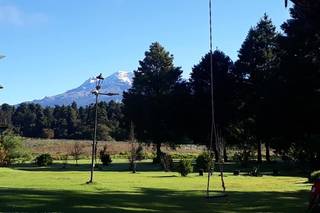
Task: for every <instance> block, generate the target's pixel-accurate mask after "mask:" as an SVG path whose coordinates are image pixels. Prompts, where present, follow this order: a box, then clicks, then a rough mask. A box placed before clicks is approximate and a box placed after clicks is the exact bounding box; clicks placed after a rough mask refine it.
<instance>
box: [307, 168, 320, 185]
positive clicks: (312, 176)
mask: <svg viewBox="0 0 320 213" xmlns="http://www.w3.org/2000/svg"><path fill="white" fill-rule="evenodd" d="M318 178H320V170H318V171H314V172H312V173H311V174H310V177H309V181H310V182H311V183H313V182H314V181H315V180H316V179H318Z"/></svg>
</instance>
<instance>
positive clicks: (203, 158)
mask: <svg viewBox="0 0 320 213" xmlns="http://www.w3.org/2000/svg"><path fill="white" fill-rule="evenodd" d="M210 167H213V158H212V157H210V156H209V153H208V152H203V153H202V154H200V155H199V156H198V157H197V159H196V168H197V169H198V170H200V169H203V171H205V172H208V171H209V168H210ZM212 169H213V168H212Z"/></svg>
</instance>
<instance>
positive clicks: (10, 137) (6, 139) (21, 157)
mask: <svg viewBox="0 0 320 213" xmlns="http://www.w3.org/2000/svg"><path fill="white" fill-rule="evenodd" d="M30 159H31V155H30V153H29V151H28V150H27V149H26V148H25V147H24V146H23V140H22V138H21V137H19V136H16V135H14V134H12V133H11V132H5V133H4V134H3V135H1V136H0V166H8V165H10V164H12V163H14V162H16V161H25V160H30Z"/></svg>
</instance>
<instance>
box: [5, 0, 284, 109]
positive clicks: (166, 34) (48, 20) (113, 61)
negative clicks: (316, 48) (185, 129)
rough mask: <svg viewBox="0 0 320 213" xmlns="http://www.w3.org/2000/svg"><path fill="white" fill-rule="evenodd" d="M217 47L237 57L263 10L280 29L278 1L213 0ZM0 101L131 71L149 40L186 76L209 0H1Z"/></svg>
mask: <svg viewBox="0 0 320 213" xmlns="http://www.w3.org/2000/svg"><path fill="white" fill-rule="evenodd" d="M213 7H214V8H213V21H214V47H218V48H219V49H220V50H222V51H224V52H225V53H226V54H228V55H229V56H230V57H231V58H232V59H233V60H236V59H237V51H238V50H239V48H240V46H241V43H242V42H243V40H244V38H245V36H246V34H247V32H248V30H249V28H250V27H251V26H254V25H255V24H256V23H257V22H258V21H259V19H260V17H262V16H263V14H264V13H265V12H266V13H267V14H268V15H269V16H270V17H271V18H272V20H273V21H274V24H275V25H276V26H277V27H278V30H279V26H280V25H281V24H282V23H283V22H284V21H285V20H286V19H287V18H288V17H289V12H288V9H285V8H284V3H283V0H258V1H257V0H213ZM0 38H1V40H0V54H3V55H6V58H4V59H1V60H0V84H2V85H3V86H5V89H4V90H2V91H0V103H9V104H17V103H20V102H22V101H28V100H33V99H40V98H43V97H44V96H51V95H56V94H59V93H62V92H64V91H66V90H68V89H72V88H74V87H77V86H79V85H80V84H81V83H82V82H83V81H85V80H86V79H87V78H89V77H91V76H94V75H96V74H98V73H100V72H102V73H103V74H104V75H105V76H107V75H109V74H112V73H114V72H116V71H119V70H125V71H133V70H135V69H136V68H137V67H138V61H139V60H141V59H142V58H143V56H144V52H145V51H146V50H147V49H148V47H149V45H150V44H151V42H154V41H159V42H160V43H161V44H162V45H163V46H165V48H166V49H167V50H169V51H170V52H171V53H172V54H173V55H174V56H175V65H177V66H181V67H182V69H183V71H184V74H183V75H184V77H185V78H187V77H188V76H189V73H190V71H191V68H192V66H193V65H194V64H196V63H198V62H199V61H200V59H201V57H202V56H203V55H204V54H205V53H206V52H207V51H208V0H158V1H156V0H68V1H66V0H28V1H26V0H0Z"/></svg>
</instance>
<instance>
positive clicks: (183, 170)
mask: <svg viewBox="0 0 320 213" xmlns="http://www.w3.org/2000/svg"><path fill="white" fill-rule="evenodd" d="M177 171H178V172H179V173H180V174H181V176H183V177H186V176H187V175H188V174H189V173H191V172H192V171H193V167H192V160H189V159H181V160H180V161H179V163H178V166H177Z"/></svg>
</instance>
